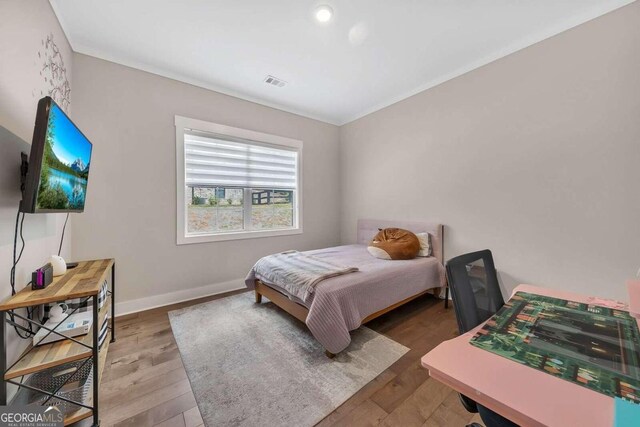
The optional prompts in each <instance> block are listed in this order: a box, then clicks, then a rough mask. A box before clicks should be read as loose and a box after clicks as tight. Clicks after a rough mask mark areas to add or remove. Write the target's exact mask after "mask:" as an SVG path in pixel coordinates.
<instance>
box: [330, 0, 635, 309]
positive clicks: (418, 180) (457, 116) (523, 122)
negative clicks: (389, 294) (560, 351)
mask: <svg viewBox="0 0 640 427" xmlns="http://www.w3.org/2000/svg"><path fill="white" fill-rule="evenodd" d="M639 22H640V3H634V4H632V5H630V6H627V7H624V8H622V9H619V10H617V11H615V12H612V13H610V14H608V15H605V16H603V17H601V18H598V19H596V20H594V21H591V22H588V23H586V24H584V25H582V26H579V27H577V28H574V29H572V30H570V31H568V32H566V33H563V34H560V35H558V36H556V37H553V38H551V39H548V40H546V41H543V42H541V43H539V44H536V45H534V46H532V47H529V48H527V49H524V50H523V51H520V52H518V53H515V54H513V55H510V56H507V57H505V58H503V59H501V60H499V61H496V62H494V63H491V64H489V65H487V66H485V67H482V68H480V69H477V70H475V71H472V72H470V73H468V74H465V75H463V76H461V77H459V78H456V79H454V80H451V81H449V82H447V83H444V84H442V85H440V86H437V87H435V88H433V89H430V90H427V91H425V92H422V93H420V94H418V95H415V96H413V97H411V98H409V99H406V100H404V101H401V102H399V103H397V104H394V105H392V106H390V107H388V108H385V109H383V110H381V111H378V112H376V113H373V114H370V115H368V116H366V117H364V118H362V119H360V120H357V121H355V122H352V123H350V124H348V125H345V126H343V127H342V128H341V130H340V132H341V170H342V184H343V193H342V210H343V215H342V220H341V224H342V240H343V241H344V242H350V241H354V240H355V234H354V224H355V221H356V219H357V218H358V217H362V216H366V217H381V218H389V219H393V218H398V219H426V218H431V219H435V220H438V221H441V222H442V223H444V224H446V226H447V228H446V231H445V236H446V239H445V255H446V257H453V256H455V255H458V254H461V253H464V252H467V251H473V250H477V249H484V248H490V249H492V250H493V253H494V257H495V260H496V264H497V267H498V270H499V271H500V277H501V280H502V283H503V285H504V287H505V290H510V289H512V288H513V287H514V286H515V285H516V284H518V283H531V284H538V285H543V286H548V287H554V288H559V289H566V290H571V291H576V292H582V293H587V294H596V295H602V296H606V297H613V298H620V299H626V298H627V297H626V289H625V287H624V280H625V279H627V278H630V277H633V276H634V274H635V273H636V271H637V269H638V267H640V224H639V223H640V192H639V191H638V188H639V183H640V25H638V23H639Z"/></svg>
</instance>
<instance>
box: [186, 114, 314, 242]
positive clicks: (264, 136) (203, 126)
mask: <svg viewBox="0 0 640 427" xmlns="http://www.w3.org/2000/svg"><path fill="white" fill-rule="evenodd" d="M175 126H176V186H177V195H178V198H177V203H176V207H177V227H176V232H177V244H178V245H187V244H192V243H208V242H221V241H226V240H239V239H255V238H260V237H275V236H290V235H293V234H302V216H303V215H302V206H303V204H302V171H303V169H302V157H303V156H302V141H299V140H297V139H291V138H286V137H283V136H278V135H271V134H268V133H262V132H256V131H252V130H246V129H240V128H234V127H231V126H226V125H221V124H217V123H211V122H207V121H204V120H197V119H191V118H188V117H182V116H175ZM185 129H193V130H198V131H202V132H211V133H215V134H218V135H224V136H228V137H232V138H240V139H245V140H249V141H254V142H257V143H263V144H271V145H276V146H278V145H279V146H285V147H290V148H295V149H296V150H297V151H298V165H297V166H298V170H297V173H296V177H297V183H296V197H294V206H293V215H294V224H295V226H294V227H293V228H287V229H283V230H246V231H245V230H243V231H233V232H225V233H215V234H198V235H191V236H189V235H187V220H186V219H187V218H186V215H187V208H186V204H185V199H186V197H185V168H184V134H185Z"/></svg>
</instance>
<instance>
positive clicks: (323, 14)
mask: <svg viewBox="0 0 640 427" xmlns="http://www.w3.org/2000/svg"><path fill="white" fill-rule="evenodd" d="M332 17H333V9H331V7H329V6H327V5H326V4H325V5H322V6H318V7H317V8H316V20H317V21H318V22H322V23H325V22H329V21H331V18H332Z"/></svg>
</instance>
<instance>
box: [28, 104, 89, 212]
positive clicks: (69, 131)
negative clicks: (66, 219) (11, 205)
mask: <svg viewBox="0 0 640 427" xmlns="http://www.w3.org/2000/svg"><path fill="white" fill-rule="evenodd" d="M92 148H93V146H92V144H91V142H90V141H89V140H88V139H87V137H86V136H84V134H83V133H82V132H81V131H80V129H78V127H77V126H76V125H75V124H73V122H72V121H71V119H69V117H68V116H67V115H66V114H65V113H64V111H62V109H61V108H60V107H59V106H58V104H56V103H55V102H54V101H53V99H51V98H50V97H48V96H47V97H44V98H42V99H41V100H40V102H38V111H37V113H36V123H35V128H34V130H33V141H32V143H31V154H30V156H29V159H28V165H27V167H26V169H27V174H26V180H25V182H24V188H23V197H22V203H21V204H20V210H21V211H22V212H26V213H49V212H83V211H84V204H85V200H86V197H87V183H88V182H89V167H90V165H91V151H92Z"/></svg>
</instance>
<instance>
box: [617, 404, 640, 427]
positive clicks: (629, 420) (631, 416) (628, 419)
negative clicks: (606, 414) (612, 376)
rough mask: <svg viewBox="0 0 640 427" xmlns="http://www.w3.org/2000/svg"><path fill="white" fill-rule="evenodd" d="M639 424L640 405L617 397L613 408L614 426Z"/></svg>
mask: <svg viewBox="0 0 640 427" xmlns="http://www.w3.org/2000/svg"><path fill="white" fill-rule="evenodd" d="M638 424H640V405H638V404H637V403H633V402H631V401H629V400H626V399H621V398H619V397H616V398H615V404H614V409H613V427H637V426H638Z"/></svg>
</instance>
